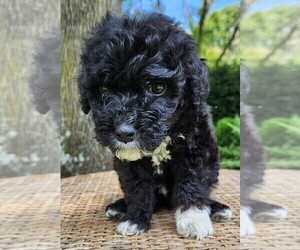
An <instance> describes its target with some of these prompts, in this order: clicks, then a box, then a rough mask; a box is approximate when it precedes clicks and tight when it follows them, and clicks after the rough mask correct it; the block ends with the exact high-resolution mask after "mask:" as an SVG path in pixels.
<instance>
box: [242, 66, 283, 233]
mask: <svg viewBox="0 0 300 250" xmlns="http://www.w3.org/2000/svg"><path fill="white" fill-rule="evenodd" d="M240 79H241V81H240V82H241V89H240V90H241V103H240V116H241V172H240V180H241V185H240V188H241V199H240V202H241V211H240V235H241V236H246V235H251V234H255V226H254V224H253V222H252V219H254V220H260V221H261V220H269V219H280V218H284V217H285V216H286V215H287V212H286V211H285V210H284V209H283V208H282V207H280V206H277V205H273V204H269V203H266V202H262V201H259V200H255V199H253V198H254V197H253V195H252V199H251V198H250V194H251V192H252V191H253V190H254V189H255V188H257V187H259V185H260V184H262V183H263V177H264V173H265V169H266V166H267V163H266V158H265V153H264V150H263V145H262V141H261V138H260V135H259V132H258V128H257V126H256V123H255V119H254V116H253V112H252V107H251V106H250V105H248V104H247V103H246V102H245V99H246V97H247V95H248V93H249V91H250V74H249V70H248V68H247V67H246V65H245V63H244V62H241V70H240Z"/></svg>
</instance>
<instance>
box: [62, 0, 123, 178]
mask: <svg viewBox="0 0 300 250" xmlns="http://www.w3.org/2000/svg"><path fill="white" fill-rule="evenodd" d="M107 11H113V12H121V0H61V32H62V33H61V35H62V42H61V62H62V65H61V103H62V107H61V112H62V117H61V118H62V122H61V145H62V152H61V176H62V177H69V176H74V175H78V174H84V173H92V172H98V171H103V170H109V169H110V170H111V169H112V157H111V154H109V152H107V151H106V150H105V149H104V148H103V147H102V146H101V145H100V144H99V143H98V142H97V141H96V140H95V139H94V137H95V134H94V129H93V124H92V121H91V117H90V115H88V116H85V115H84V114H83V112H82V111H81V108H80V105H79V98H78V92H77V77H78V75H79V66H80V65H79V59H80V51H81V47H82V43H83V42H84V38H85V37H86V36H87V35H88V33H89V32H91V30H92V29H93V28H94V27H95V26H96V25H97V24H98V23H99V22H100V21H101V18H102V17H103V16H104V15H105V14H106V13H107Z"/></svg>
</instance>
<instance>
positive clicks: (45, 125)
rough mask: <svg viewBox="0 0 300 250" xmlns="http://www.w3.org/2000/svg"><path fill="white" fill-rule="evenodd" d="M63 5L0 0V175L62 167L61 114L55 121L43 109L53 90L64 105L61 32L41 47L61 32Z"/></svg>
mask: <svg viewBox="0 0 300 250" xmlns="http://www.w3.org/2000/svg"><path fill="white" fill-rule="evenodd" d="M59 7H60V6H59V1H58V0H54V1H50V2H48V1H46V0H40V1H33V0H22V1H18V0H11V1H6V0H1V1H0V14H1V15H0V30H1V36H0V53H1V57H0V93H1V95H2V97H1V98H0V177H13V176H19V175H31V174H43V173H54V172H56V173H59V171H60V161H59V156H60V141H59V130H58V125H59V124H58V123H59V122H58V120H59V116H60V114H59V112H56V113H57V118H56V121H57V122H58V123H57V122H55V119H54V114H53V112H52V111H50V112H47V111H49V110H48V109H44V110H43V109H42V106H43V105H42V103H43V102H46V101H45V100H46V99H47V98H48V97H49V96H50V95H49V96H46V95H48V94H50V92H52V94H51V95H52V97H53V98H52V99H56V100H58V101H56V103H58V104H57V105H56V108H55V109H56V110H59V106H60V105H59V104H60V103H59V71H60V64H59V36H60V35H59V32H57V35H56V39H57V42H55V47H56V48H52V47H51V46H48V47H49V48H48V50H47V52H45V51H43V48H44V47H45V44H47V41H48V40H49V39H53V38H52V37H53V36H52V35H51V34H52V33H53V30H54V29H56V30H59V24H60V13H59ZM49 37H51V38H49ZM53 52H54V53H53ZM55 52H56V53H55ZM54 68H55V69H54ZM52 69H53V70H52ZM52 71H55V73H53V74H51V76H50V74H48V73H50V72H52ZM52 75H55V77H54V78H52ZM50 77H51V80H49V78H50ZM46 83H49V85H48V86H46V85H47V84H46ZM47 89H48V90H49V91H47ZM53 90H54V91H53ZM57 90H58V91H57ZM38 92H40V98H39V99H36V100H35V97H34V96H37V95H35V94H37V93H38ZM34 100H35V101H36V102H35V103H34ZM45 105H46V104H45ZM45 105H44V106H45ZM39 108H40V111H43V113H47V114H45V115H42V114H40V113H39V112H37V110H38V109H39Z"/></svg>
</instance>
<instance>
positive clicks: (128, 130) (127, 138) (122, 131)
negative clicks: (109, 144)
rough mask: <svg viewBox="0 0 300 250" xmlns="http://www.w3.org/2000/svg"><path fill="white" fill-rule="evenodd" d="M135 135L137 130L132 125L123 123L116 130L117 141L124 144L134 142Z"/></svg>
mask: <svg viewBox="0 0 300 250" xmlns="http://www.w3.org/2000/svg"><path fill="white" fill-rule="evenodd" d="M135 133H136V130H135V128H134V127H133V126H132V125H131V124H127V123H122V124H121V125H119V126H118V127H117V128H116V137H117V139H118V140H119V141H121V142H124V143H127V142H131V141H133V137H134V135H135Z"/></svg>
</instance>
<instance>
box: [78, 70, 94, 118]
mask: <svg viewBox="0 0 300 250" xmlns="http://www.w3.org/2000/svg"><path fill="white" fill-rule="evenodd" d="M85 79H86V71H85V69H84V68H83V69H82V71H81V73H80V75H79V77H78V90H79V96H80V104H81V109H82V111H83V113H85V114H88V113H89V111H90V109H91V107H90V105H89V101H88V90H87V88H86V87H85Z"/></svg>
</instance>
